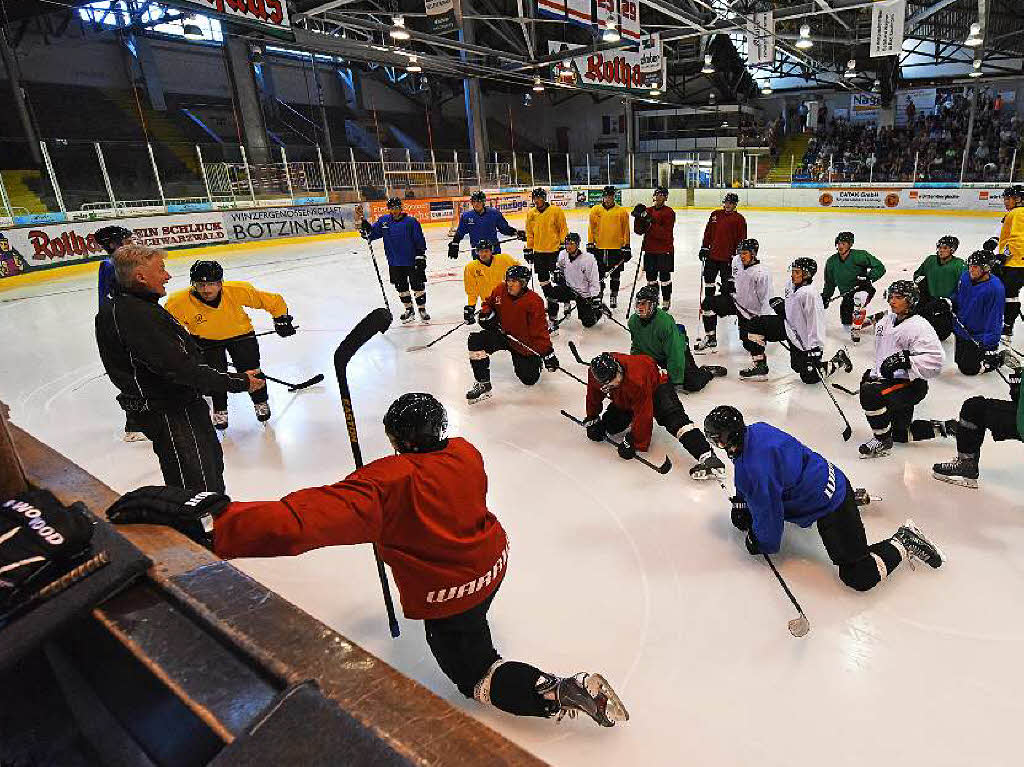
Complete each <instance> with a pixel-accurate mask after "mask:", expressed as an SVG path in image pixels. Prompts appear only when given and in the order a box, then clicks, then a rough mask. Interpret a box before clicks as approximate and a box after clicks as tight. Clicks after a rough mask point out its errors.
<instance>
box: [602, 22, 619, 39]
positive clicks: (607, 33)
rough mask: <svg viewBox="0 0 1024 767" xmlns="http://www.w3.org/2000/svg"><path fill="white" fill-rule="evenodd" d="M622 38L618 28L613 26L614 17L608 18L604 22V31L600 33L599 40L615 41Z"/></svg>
mask: <svg viewBox="0 0 1024 767" xmlns="http://www.w3.org/2000/svg"><path fill="white" fill-rule="evenodd" d="M621 39H622V38H621V37H620V36H619V30H617V29H616V28H615V19H613V18H610V19H608V20H607V21H605V23H604V32H602V33H601V41H602V42H605V43H617V42H619V40H621Z"/></svg>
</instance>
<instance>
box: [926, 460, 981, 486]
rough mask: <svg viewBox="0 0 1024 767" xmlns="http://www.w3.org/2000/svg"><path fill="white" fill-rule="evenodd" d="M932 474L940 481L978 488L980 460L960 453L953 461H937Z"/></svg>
mask: <svg viewBox="0 0 1024 767" xmlns="http://www.w3.org/2000/svg"><path fill="white" fill-rule="evenodd" d="M932 476H933V477H935V479H937V480H939V481H940V482H948V483H949V484H951V485H960V486H961V487H969V488H972V489H974V490H977V489H978V460H977V459H976V458H971V457H969V456H966V455H958V456H957V457H956V458H954V459H953V460H952V461H946V462H945V463H936V464H934V465H933V466H932Z"/></svg>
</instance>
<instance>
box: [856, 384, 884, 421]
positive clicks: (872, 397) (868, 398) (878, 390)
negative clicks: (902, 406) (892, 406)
mask: <svg viewBox="0 0 1024 767" xmlns="http://www.w3.org/2000/svg"><path fill="white" fill-rule="evenodd" d="M860 406H861V407H862V408H864V411H865V412H866V413H867V414H868V415H881V413H873V412H872V411H879V410H880V411H882V412H883V413H884V412H885V409H886V406H885V396H884V395H883V394H882V383H881V382H880V381H864V382H863V383H861V385H860Z"/></svg>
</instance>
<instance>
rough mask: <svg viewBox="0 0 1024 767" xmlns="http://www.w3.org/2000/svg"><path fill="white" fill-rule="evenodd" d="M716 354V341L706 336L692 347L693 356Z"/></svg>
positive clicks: (712, 336)
mask: <svg viewBox="0 0 1024 767" xmlns="http://www.w3.org/2000/svg"><path fill="white" fill-rule="evenodd" d="M716 352H718V339H717V338H716V337H715V336H714V335H712V334H710V333H709V334H708V335H706V336H704V337H703V338H702V339H700V340H699V341H697V343H695V344H694V345H693V353H694V354H715V353H716Z"/></svg>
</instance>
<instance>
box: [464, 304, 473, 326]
mask: <svg viewBox="0 0 1024 767" xmlns="http://www.w3.org/2000/svg"><path fill="white" fill-rule="evenodd" d="M462 320H463V322H465V323H466V324H467V325H472V324H473V323H474V322H476V307H475V306H468V305H467V306H466V307H465V308H464V309H463V310H462Z"/></svg>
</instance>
